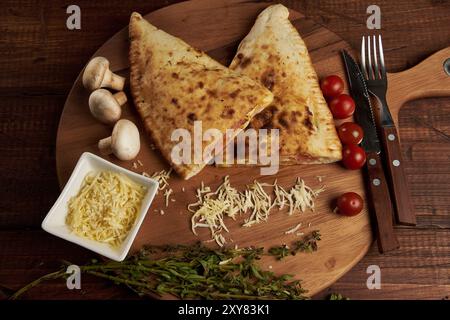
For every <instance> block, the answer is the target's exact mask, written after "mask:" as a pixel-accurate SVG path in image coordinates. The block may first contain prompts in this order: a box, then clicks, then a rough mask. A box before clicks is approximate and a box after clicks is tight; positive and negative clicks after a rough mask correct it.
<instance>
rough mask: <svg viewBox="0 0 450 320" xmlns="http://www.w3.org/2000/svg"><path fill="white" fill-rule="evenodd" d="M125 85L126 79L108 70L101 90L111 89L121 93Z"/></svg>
mask: <svg viewBox="0 0 450 320" xmlns="http://www.w3.org/2000/svg"><path fill="white" fill-rule="evenodd" d="M124 85H125V78H124V77H121V76H119V75H117V74H115V73H113V72H112V71H111V70H109V69H108V70H106V71H105V75H104V77H103V81H102V83H101V85H100V88H111V89H113V90H117V91H121V90H122V89H123V87H124Z"/></svg>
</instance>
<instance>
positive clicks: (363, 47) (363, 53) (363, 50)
mask: <svg viewBox="0 0 450 320" xmlns="http://www.w3.org/2000/svg"><path fill="white" fill-rule="evenodd" d="M365 38H366V37H365V36H363V37H362V40H361V67H362V71H363V74H364V75H365V77H366V79H368V78H369V77H368V73H367V69H366V43H365Z"/></svg>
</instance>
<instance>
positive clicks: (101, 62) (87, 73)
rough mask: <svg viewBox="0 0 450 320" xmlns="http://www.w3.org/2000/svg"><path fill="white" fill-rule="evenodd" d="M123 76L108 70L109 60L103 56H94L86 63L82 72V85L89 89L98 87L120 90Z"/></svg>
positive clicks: (122, 84)
mask: <svg viewBox="0 0 450 320" xmlns="http://www.w3.org/2000/svg"><path fill="white" fill-rule="evenodd" d="M124 84H125V78H124V77H121V76H119V75H117V74H115V73H113V72H111V70H109V61H108V59H106V58H104V57H95V58H93V59H92V60H91V61H89V63H88V64H87V66H86V68H85V69H84V73H83V86H84V87H85V88H86V89H88V90H91V91H94V90H96V89H99V88H111V89H114V90H117V91H122V90H123V86H124Z"/></svg>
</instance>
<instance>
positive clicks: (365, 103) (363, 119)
mask: <svg viewBox="0 0 450 320" xmlns="http://www.w3.org/2000/svg"><path fill="white" fill-rule="evenodd" d="M342 56H343V58H344V64H345V69H346V71H347V79H348V83H349V87H350V93H351V96H352V98H353V99H354V100H355V104H356V106H357V110H356V112H355V114H354V117H355V120H356V122H357V123H358V124H359V125H360V126H361V127H362V128H363V130H364V139H363V141H362V142H361V147H362V148H363V149H364V150H365V151H366V152H376V153H380V150H381V147H380V140H379V139H378V135H377V127H376V125H375V118H374V116H373V111H372V105H371V103H370V97H369V91H368V90H367V86H366V81H365V80H364V76H363V74H362V72H361V70H360V69H359V67H358V64H357V63H356V62H355V60H353V58H352V56H351V55H350V54H349V53H348V52H347V51H345V50H343V51H342Z"/></svg>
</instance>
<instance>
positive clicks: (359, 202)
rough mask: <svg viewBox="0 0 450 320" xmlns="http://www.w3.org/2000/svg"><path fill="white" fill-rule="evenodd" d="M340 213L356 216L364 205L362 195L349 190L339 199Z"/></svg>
mask: <svg viewBox="0 0 450 320" xmlns="http://www.w3.org/2000/svg"><path fill="white" fill-rule="evenodd" d="M337 207H338V210H339V211H338V212H339V214H342V215H344V216H356V215H357V214H358V213H360V212H361V210H362V209H363V207H364V201H363V199H362V198H361V196H360V195H359V194H357V193H355V192H347V193H344V194H343V195H341V196H340V197H339V198H338V199H337Z"/></svg>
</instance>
